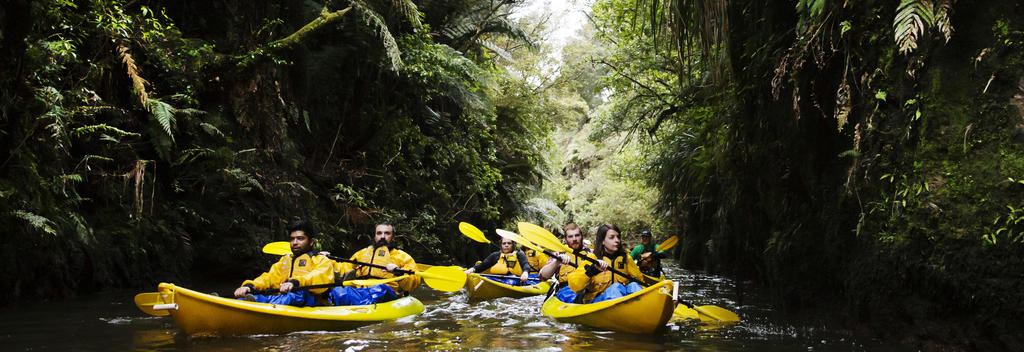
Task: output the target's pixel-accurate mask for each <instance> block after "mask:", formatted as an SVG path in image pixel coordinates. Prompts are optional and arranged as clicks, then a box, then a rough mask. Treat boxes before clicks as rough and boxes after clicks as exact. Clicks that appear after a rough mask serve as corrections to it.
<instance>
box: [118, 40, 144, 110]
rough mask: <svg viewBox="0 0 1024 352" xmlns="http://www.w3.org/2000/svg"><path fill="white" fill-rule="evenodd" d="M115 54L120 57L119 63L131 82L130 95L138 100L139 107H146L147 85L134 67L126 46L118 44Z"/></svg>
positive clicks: (133, 61) (137, 68)
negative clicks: (122, 64)
mask: <svg viewBox="0 0 1024 352" xmlns="http://www.w3.org/2000/svg"><path fill="white" fill-rule="evenodd" d="M117 53H118V54H119V55H121V62H123V63H124V67H125V73H127V74H128V78H130V79H131V80H132V94H133V95H135V97H136V98H138V100H139V106H143V107H146V106H147V103H148V102H149V94H147V93H146V84H147V83H149V82H147V81H146V80H145V79H143V78H142V76H141V75H140V74H139V67H138V66H137V65H135V59H134V58H133V57H132V54H131V53H130V52H129V49H128V46H126V45H124V44H119V45H118V46H117Z"/></svg>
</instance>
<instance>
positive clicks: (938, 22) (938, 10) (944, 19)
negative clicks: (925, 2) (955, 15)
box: [935, 0, 954, 43]
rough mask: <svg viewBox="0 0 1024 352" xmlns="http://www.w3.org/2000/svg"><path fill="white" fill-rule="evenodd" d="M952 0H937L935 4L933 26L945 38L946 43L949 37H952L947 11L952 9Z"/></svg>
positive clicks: (951, 25)
mask: <svg viewBox="0 0 1024 352" xmlns="http://www.w3.org/2000/svg"><path fill="white" fill-rule="evenodd" d="M953 2H954V1H951V0H939V2H938V3H936V4H935V26H936V27H938V28H939V32H940V33H942V36H943V37H945V38H946V43H949V39H950V38H952V37H953V24H952V23H951V22H950V19H949V13H950V12H951V11H953Z"/></svg>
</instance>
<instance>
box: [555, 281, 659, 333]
mask: <svg viewBox="0 0 1024 352" xmlns="http://www.w3.org/2000/svg"><path fill="white" fill-rule="evenodd" d="M675 291H676V286H675V284H674V283H673V282H672V281H662V282H659V283H657V284H654V285H652V286H650V287H647V288H645V289H643V290H641V291H639V292H634V293H633V294H631V295H628V296H624V297H620V298H617V299H612V300H607V301H601V302H597V303H589V304H574V303H565V302H562V301H560V300H558V298H557V297H556V296H551V298H548V300H547V301H545V302H544V306H542V307H541V309H540V311H541V313H544V315H547V316H549V317H552V318H555V320H557V321H560V322H563V323H576V324H583V325H587V326H591V327H595V328H598V329H606V330H614V331H621V332H629V333H638V334H650V333H654V332H657V331H658V330H659V329H661V328H663V327H665V323H667V322H668V320H669V318H671V317H672V311H673V308H675V297H676V292H675Z"/></svg>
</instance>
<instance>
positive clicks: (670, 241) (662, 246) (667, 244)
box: [638, 236, 679, 264]
mask: <svg viewBox="0 0 1024 352" xmlns="http://www.w3.org/2000/svg"><path fill="white" fill-rule="evenodd" d="M676 243H679V237H676V236H672V237H669V238H667V239H665V241H664V242H661V243H659V244H658V245H657V246H655V247H654V248H656V249H655V251H658V252H665V251H668V250H669V249H672V247H675V246H676ZM652 255H653V254H652ZM650 259H651V256H647V257H644V258H643V259H640V263H644V262H647V261H648V260H650ZM638 264H639V263H638Z"/></svg>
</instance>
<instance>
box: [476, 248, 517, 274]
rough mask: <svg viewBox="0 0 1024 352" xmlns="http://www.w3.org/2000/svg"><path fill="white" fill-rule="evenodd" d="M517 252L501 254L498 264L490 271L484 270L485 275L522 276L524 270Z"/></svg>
mask: <svg viewBox="0 0 1024 352" xmlns="http://www.w3.org/2000/svg"><path fill="white" fill-rule="evenodd" d="M516 253H517V251H512V252H510V253H499V254H498V262H497V263H495V264H494V266H492V267H491V268H490V269H487V270H484V272H483V273H484V274H498V275H522V274H523V268H522V267H520V266H519V259H518V258H516Z"/></svg>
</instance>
